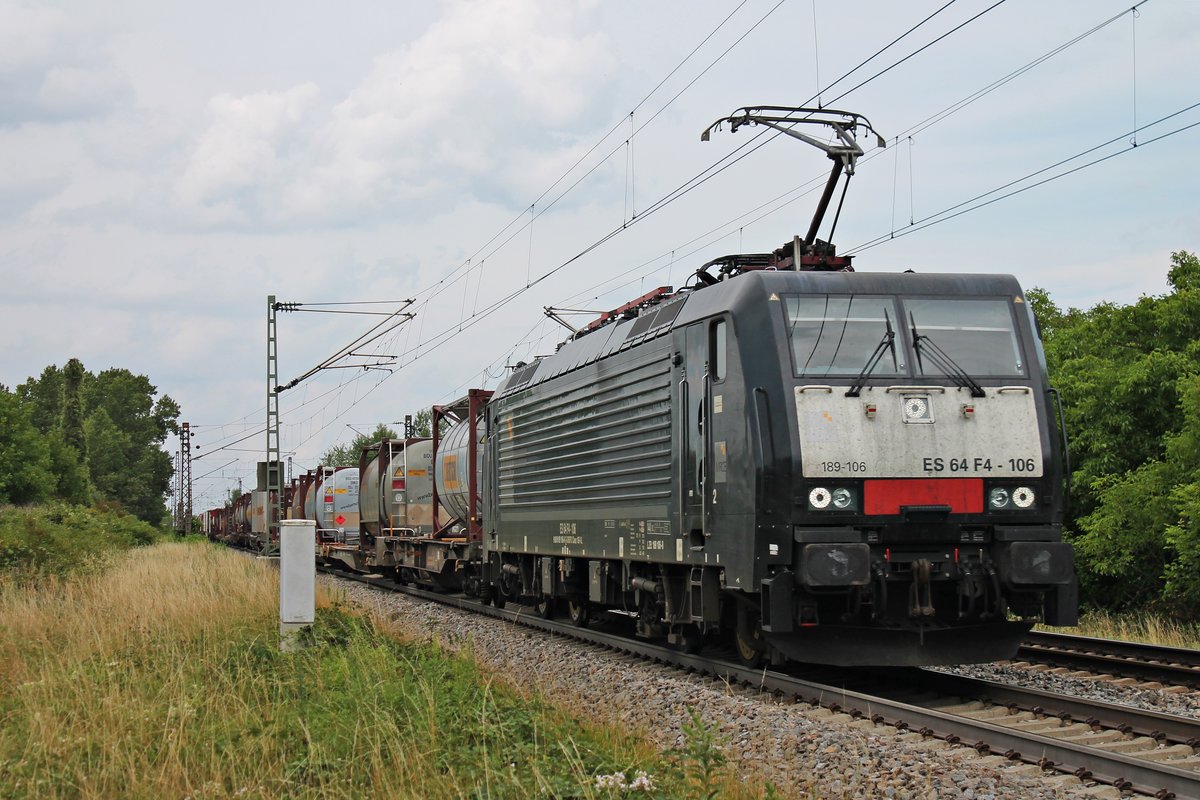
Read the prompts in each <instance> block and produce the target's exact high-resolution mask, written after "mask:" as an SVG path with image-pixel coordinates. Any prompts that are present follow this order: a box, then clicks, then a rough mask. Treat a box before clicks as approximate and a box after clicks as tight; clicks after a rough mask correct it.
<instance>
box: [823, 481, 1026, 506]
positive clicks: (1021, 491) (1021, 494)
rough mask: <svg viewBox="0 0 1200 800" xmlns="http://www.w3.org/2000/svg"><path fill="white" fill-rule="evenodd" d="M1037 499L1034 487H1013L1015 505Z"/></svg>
mask: <svg viewBox="0 0 1200 800" xmlns="http://www.w3.org/2000/svg"><path fill="white" fill-rule="evenodd" d="M1035 499H1036V496H1035V495H1034V493H1033V489H1030V488H1029V487H1028V486H1018V487H1017V488H1016V489H1013V493H1012V501H1013V505H1014V506H1016V507H1017V508H1029V507H1030V506H1031V505H1033V501H1034V500H1035ZM835 502H836V500H835Z"/></svg>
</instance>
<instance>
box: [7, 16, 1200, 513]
mask: <svg viewBox="0 0 1200 800" xmlns="http://www.w3.org/2000/svg"><path fill="white" fill-rule="evenodd" d="M1130 5H1131V2H1130V0H1123V1H1122V2H1116V1H1115V0H1059V1H1058V2H1054V3H1045V2H1034V0H1001V2H996V0H986V1H985V0H953V1H952V2H947V0H935V1H934V2H925V1H924V0H914V1H913V2H905V3H896V2H894V0H860V2H857V3H854V4H853V5H849V4H846V3H841V2H834V0H782V1H781V0H745V1H744V2H743V1H742V0H705V1H704V2H697V1H696V0H691V1H690V2H688V1H686V0H651V2H646V1H645V0H642V1H641V2H634V0H603V1H602V0H576V1H575V2H569V1H568V0H444V1H442V2H429V1H428V0H427V1H426V2H421V3H416V2H410V0H395V1H394V2H387V3H383V2H371V1H369V0H347V1H346V2H342V3H337V4H331V3H323V2H315V1H313V2H307V1H305V0H291V1H290V2H282V0H280V1H278V2H259V3H252V4H247V3H241V2H238V3H234V2H225V1H223V0H212V1H211V2H207V3H201V4H180V3H161V2H156V1H154V0H120V1H119V2H116V3H104V4H97V3H87V2H76V1H74V0H62V1H61V2H54V3H26V2H16V3H14V2H9V0H0V277H2V278H3V286H4V290H3V292H2V293H0V337H2V339H3V341H4V342H5V344H6V347H5V357H4V358H3V360H2V361H0V383H2V384H4V385H6V386H9V387H13V386H15V385H17V384H19V383H21V382H22V381H24V380H26V379H27V378H28V377H30V376H35V375H37V374H39V373H40V372H41V371H42V369H43V368H44V367H46V366H47V365H49V364H57V365H60V366H61V365H62V364H64V363H65V362H66V361H67V360H68V359H70V358H72V357H75V358H79V359H81V360H82V361H83V363H84V365H85V366H86V367H87V368H88V369H90V370H92V371H93V372H98V371H100V370H103V369H106V368H109V367H124V368H127V369H129V370H131V371H133V372H135V373H142V374H145V375H147V376H149V377H150V379H151V381H152V382H153V383H154V384H155V385H156V386H157V387H158V388H159V391H160V392H161V393H164V394H168V395H170V396H171V397H172V398H174V399H175V400H176V401H177V402H179V404H180V406H181V407H182V414H181V417H180V420H181V421H189V422H190V423H191V424H192V425H193V426H194V428H195V431H196V434H195V438H194V441H195V444H196V445H197V448H198V449H197V450H196V451H195V452H194V458H195V459H196V460H195V461H194V463H193V476H194V477H195V478H196V480H195V485H194V491H193V495H194V503H195V506H196V508H197V509H202V508H208V507H211V506H215V505H219V504H220V503H221V502H222V500H223V498H224V496H225V493H226V491H227V490H228V489H229V488H231V487H233V486H236V485H237V484H238V480H239V478H240V479H242V480H243V481H244V485H245V486H246V488H250V484H251V483H252V482H253V475H254V463H255V462H256V461H257V460H261V459H262V458H263V457H264V456H263V452H262V451H263V449H264V448H265V434H263V433H261V431H262V430H263V428H264V426H265V405H266V402H265V398H266V392H267V381H266V372H265V370H266V316H267V314H266V306H267V297H268V296H269V295H275V296H276V297H277V298H278V300H280V301H284V302H295V303H303V304H305V305H306V306H308V307H309V308H324V309H325V310H358V311H375V312H383V313H385V314H391V313H393V312H395V311H397V310H398V309H400V308H401V301H404V300H412V301H413V302H412V303H411V304H409V305H407V306H405V309H404V310H405V311H406V312H407V313H412V314H414V316H413V317H412V318H411V319H409V320H408V321H406V322H404V323H403V324H401V325H398V326H395V327H394V328H393V329H391V330H390V331H388V332H387V333H386V334H385V335H384V336H382V337H381V338H379V339H378V340H376V341H373V342H370V343H367V344H366V345H364V346H363V347H360V348H357V349H356V350H355V352H361V353H365V354H366V356H365V357H355V358H349V359H343V360H341V361H338V362H336V364H335V366H339V367H347V368H339V369H328V370H323V371H321V372H318V373H317V374H315V375H314V376H312V377H311V378H308V379H307V380H305V381H304V382H302V383H300V384H299V385H297V386H296V387H295V388H292V389H290V390H288V391H286V392H284V393H283V394H282V395H281V396H280V397H281V418H282V422H283V427H282V436H281V444H282V448H283V450H284V451H285V453H287V454H288V455H289V456H290V457H291V459H292V461H293V469H294V470H295V471H296V472H299V471H301V470H303V469H308V468H311V467H313V466H315V465H316V463H317V461H318V459H319V458H320V455H321V453H322V452H324V451H325V450H326V449H327V448H328V447H329V446H330V445H333V444H337V443H344V442H346V441H348V440H349V439H350V438H352V437H353V436H354V435H355V430H361V431H366V430H370V429H373V428H374V426H375V425H376V424H377V423H380V422H384V423H395V422H397V421H399V420H402V419H403V418H404V415H405V414H414V413H416V412H417V411H418V410H420V409H424V408H428V407H429V406H430V405H431V404H434V403H447V402H449V401H451V400H453V399H455V398H456V397H458V396H461V395H462V394H463V393H465V391H466V390H467V389H468V388H472V387H482V388H494V387H495V386H496V385H497V383H498V382H499V381H500V380H501V379H502V378H503V376H504V374H505V373H506V371H505V366H506V365H511V364H514V363H517V362H519V361H528V360H530V359H531V358H532V357H534V356H537V355H544V354H548V353H552V352H553V351H554V348H555V346H556V345H557V344H558V343H559V342H560V341H562V339H563V338H564V336H565V335H567V334H568V331H567V330H566V329H565V328H562V327H560V326H559V325H558V324H557V323H555V322H553V321H550V320H549V319H547V317H546V316H545V314H544V313H543V310H544V308H545V307H547V306H551V307H555V308H573V309H584V310H587V311H593V312H594V311H599V310H606V309H611V308H615V307H617V306H619V305H621V304H622V303H624V302H626V301H627V300H630V299H632V298H634V297H637V296H639V295H641V294H644V293H645V292H647V291H650V290H651V289H653V288H655V287H657V286H662V285H669V286H674V287H678V286H680V285H682V284H683V283H684V282H685V281H686V280H687V278H688V276H689V275H690V274H691V273H692V272H693V271H694V270H695V268H696V267H697V266H699V265H700V264H702V263H704V262H706V261H708V260H710V259H712V258H715V257H717V256H720V255H723V254H726V253H735V252H768V251H770V250H773V249H774V248H776V247H778V246H779V245H781V244H782V243H784V242H785V241H790V240H791V237H792V236H793V235H794V234H801V235H803V233H804V232H805V231H806V230H807V227H808V222H809V219H810V218H811V215H812V211H813V208H814V206H815V204H816V197H817V195H816V192H817V191H818V189H817V188H816V187H818V186H819V184H821V183H822V182H823V179H824V176H825V174H826V173H827V171H828V164H829V162H828V160H827V159H826V158H825V156H824V155H823V154H822V153H821V152H820V151H818V150H817V149H815V148H813V147H810V146H808V145H805V144H803V143H801V142H798V141H795V140H792V139H789V138H787V137H782V136H781V137H774V138H771V139H769V140H768V139H767V137H762V139H758V140H755V142H754V144H753V145H750V146H748V147H743V146H744V145H747V143H748V142H750V140H751V139H752V137H754V136H755V135H756V133H757V131H756V130H753V129H747V128H743V129H740V130H739V131H737V132H736V133H731V132H730V131H729V129H728V127H726V128H725V129H723V130H722V131H719V132H714V134H713V136H712V138H711V140H710V141H708V142H701V140H700V132H701V131H702V130H704V129H705V128H706V127H708V126H709V125H710V124H711V123H712V122H713V121H715V120H716V119H718V118H720V117H724V116H727V115H729V114H731V113H733V112H734V111H735V110H736V109H738V108H740V107H742V106H746V105H768V104H769V105H783V106H800V105H805V104H809V105H812V104H814V103H817V102H819V103H820V104H821V105H823V106H827V107H831V108H836V109H842V110H848V111H853V112H857V113H860V114H863V115H864V116H865V117H867V118H868V119H869V120H870V122H871V124H872V125H873V126H874V128H875V130H877V131H878V132H879V133H880V134H881V135H882V136H883V137H884V139H885V140H886V144H887V146H886V148H882V149H880V148H878V147H876V146H875V142H874V141H873V137H869V136H867V137H863V139H864V141H863V144H864V148H865V149H866V151H867V152H866V154H865V155H864V156H863V157H862V158H861V159H860V160H859V163H858V166H857V170H856V174H855V177H854V179H853V180H852V182H851V184H850V186H849V190H848V192H847V195H846V200H845V206H844V209H843V211H842V214H841V216H840V218H839V222H838V227H837V230H836V235H835V237H834V240H835V242H836V243H837V244H838V246H839V249H840V251H841V252H852V253H854V254H855V255H856V260H855V267H856V269H858V270H859V271H877V270H878V271H892V270H903V269H915V270H918V271H933V272H954V271H961V272H980V273H982V272H1007V273H1012V274H1014V275H1016V276H1017V278H1018V279H1019V280H1020V281H1021V283H1022V285H1024V286H1025V287H1027V288H1028V287H1032V286H1038V287H1042V288H1044V289H1046V290H1048V291H1049V292H1050V295H1051V297H1052V298H1053V299H1054V300H1055V301H1056V302H1057V303H1058V304H1059V305H1061V306H1075V307H1089V306H1091V305H1093V304H1095V303H1097V302H1102V301H1109V302H1115V303H1129V302H1132V301H1134V300H1136V299H1137V298H1138V297H1139V296H1141V295H1145V294H1148V295H1154V294H1161V293H1164V292H1166V291H1168V290H1169V287H1168V284H1167V279H1166V276H1167V270H1168V269H1169V266H1170V254H1171V253H1172V252H1173V251H1177V250H1189V251H1193V252H1194V251H1196V250H1197V249H1200V193H1198V192H1196V191H1195V188H1194V186H1195V183H1196V178H1197V176H1198V174H1200V170H1197V166H1198V162H1200V159H1198V157H1197V155H1196V151H1197V146H1198V145H1200V108H1190V107H1191V106H1193V105H1194V104H1197V103H1200V89H1197V88H1196V81H1195V76H1197V75H1200V5H1197V4H1194V3H1189V2H1181V0H1147V2H1144V3H1141V4H1139V5H1138V6H1137V9H1136V11H1131V9H1130ZM914 28H915V30H913V29H914ZM905 34H906V35H905ZM898 38H899V41H894V40H896V39H898ZM889 44H890V47H889V46H888V45H889ZM880 51H882V52H880ZM863 62H865V63H863ZM1167 117H1169V118H1168V119H1165V120H1164V118H1167ZM1191 125H1197V127H1188V126H1191ZM1160 137H1161V138H1160ZM762 142H765V144H762V146H761V147H757V145H758V144H760V143H762ZM1134 142H1136V144H1137V146H1136V147H1134V146H1133V144H1134ZM739 148H742V149H740V150H739ZM1090 162H1097V163H1094V164H1091V163H1090ZM714 167H724V168H723V169H720V170H719V171H715V170H714V169H713V168H714ZM1076 168H1078V169H1077V171H1074V172H1070V173H1069V174H1065V173H1068V171H1069V170H1074V169H1076ZM698 176H699V177H707V179H706V180H702V181H694V180H693V179H694V178H697V177H698ZM1043 181H1044V182H1043ZM1039 183H1040V185H1034V184H1039ZM680 187H691V188H690V189H689V190H688V191H686V192H684V193H681V194H677V195H676V194H673V193H675V190H677V189H679V188H680ZM1023 189H1024V191H1020V190H1023ZM1014 192H1015V193H1014ZM1010 193H1012V194H1011V196H1005V195H1010ZM667 198H672V199H669V201H668V202H661V201H663V200H664V199H667ZM990 200H994V202H990V203H988V201H990ZM982 203H987V204H986V205H982V206H981V207H978V208H976V206H979V205H980V204H982ZM956 212H965V213H961V214H958V215H957V216H950V215H952V214H955V213H956ZM830 221H831V220H827V222H826V225H825V226H824V227H823V228H822V232H821V235H822V237H823V238H827V235H828V232H829V222H830ZM364 301H386V302H382V303H379V304H376V305H356V306H323V307H321V306H317V305H315V304H320V303H350V302H355V303H362V302H364ZM590 318H591V317H590V316H589V315H587V314H581V315H575V316H571V317H570V318H569V319H570V320H572V321H573V322H574V324H576V325H581V324H583V323H585V322H586V321H588V320H589V319H590ZM396 321H397V319H395V318H393V319H391V320H389V319H388V318H387V317H383V316H353V315H345V314H324V313H320V314H318V313H306V312H290V313H280V315H279V320H278V349H279V362H280V375H279V380H280V382H281V383H286V382H288V381H290V380H291V379H292V378H295V377H298V376H300V375H302V374H304V373H306V372H307V371H309V370H310V369H311V368H312V367H314V366H316V365H317V364H319V363H321V362H323V361H324V360H325V359H327V358H328V357H329V356H331V355H333V354H334V353H336V352H338V351H339V350H340V349H341V348H342V347H343V346H345V345H348V344H349V343H350V342H351V341H353V340H354V339H356V337H358V336H360V335H361V334H363V333H364V332H366V331H367V330H368V329H370V328H371V327H372V326H374V325H376V324H378V323H380V322H383V323H384V325H385V327H391V326H393V325H394V323H395V322H396ZM368 362H389V363H390V366H388V367H387V368H380V369H369V370H364V369H362V368H361V367H354V366H351V365H354V364H362V363H368ZM176 446H177V445H176V444H175V442H174V441H173V440H172V441H169V442H168V444H167V447H168V448H169V449H172V450H173V449H174V448H175V447H176Z"/></svg>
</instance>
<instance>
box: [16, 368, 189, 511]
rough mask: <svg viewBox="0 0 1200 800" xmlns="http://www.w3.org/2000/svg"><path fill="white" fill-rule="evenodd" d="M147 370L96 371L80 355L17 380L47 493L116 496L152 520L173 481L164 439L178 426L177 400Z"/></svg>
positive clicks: (76, 498) (77, 498) (72, 498)
mask: <svg viewBox="0 0 1200 800" xmlns="http://www.w3.org/2000/svg"><path fill="white" fill-rule="evenodd" d="M157 395H158V389H157V387H155V386H154V385H153V384H151V383H150V379H149V378H147V377H146V376H145V375H135V374H134V373H132V372H130V371H129V370H127V369H107V370H104V371H103V372H101V373H99V374H96V375H93V374H92V373H90V372H88V371H87V370H86V369H84V366H83V364H82V363H81V362H80V361H79V360H78V359H74V358H73V359H71V360H70V361H68V362H67V364H66V366H64V367H63V368H62V369H59V368H58V367H55V366H50V367H46V369H44V370H42V374H41V375H40V376H39V377H37V378H31V379H30V380H28V381H26V382H25V383H23V384H21V385H20V386H18V387H17V397H19V398H20V400H21V404H22V405H23V406H24V408H25V410H26V414H27V416H28V418H29V421H30V422H31V423H32V425H33V426H34V428H35V429H36V431H38V432H39V433H40V434H41V437H40V439H39V440H38V441H36V442H32V441H31V442H29V443H28V444H29V446H30V447H33V448H34V449H37V450H39V451H40V452H42V453H43V454H44V455H45V456H46V457H47V458H48V467H47V469H48V470H49V472H50V473H51V475H52V479H51V481H50V482H49V485H50V487H51V488H50V493H51V494H52V495H54V496H56V497H59V498H61V499H64V500H67V501H68V502H73V503H86V502H88V501H89V500H104V501H109V502H115V503H118V504H120V505H121V506H122V507H124V508H125V509H127V510H128V511H130V512H131V513H133V514H134V515H136V516H137V517H138V518H140V519H142V520H145V521H146V522H150V523H154V524H157V523H158V522H160V521H161V519H162V517H163V514H164V507H163V498H164V496H165V495H166V493H167V490H168V489H169V488H170V481H171V474H172V471H173V467H172V464H171V457H170V456H169V455H168V454H167V453H165V452H163V451H162V449H161V445H162V443H163V442H164V441H165V440H166V436H167V434H168V433H172V432H175V433H177V432H178V425H177V423H176V420H177V419H178V417H179V406H178V405H177V404H176V403H175V401H174V400H172V399H171V398H170V397H168V396H166V395H163V396H161V397H157Z"/></svg>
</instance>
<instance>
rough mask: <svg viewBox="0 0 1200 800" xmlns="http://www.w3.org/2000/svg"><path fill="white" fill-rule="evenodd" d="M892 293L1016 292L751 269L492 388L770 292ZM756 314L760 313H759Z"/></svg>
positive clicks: (990, 283)
mask: <svg viewBox="0 0 1200 800" xmlns="http://www.w3.org/2000/svg"><path fill="white" fill-rule="evenodd" d="M780 292H782V293H787V294H797V293H798V294H805V293H813V294H827V293H829V294H895V295H942V296H950V297H978V296H997V295H1016V294H1019V293H1020V292H1021V287H1020V285H1019V284H1018V283H1017V279H1016V278H1014V277H1013V276H1012V275H1004V274H996V273H985V274H977V273H961V272H955V273H916V272H819V271H801V272H794V271H790V270H780V271H774V270H756V271H753V272H746V273H743V274H741V275H737V276H735V277H733V278H729V279H726V280H723V281H721V282H720V283H717V284H714V285H712V286H707V287H703V288H699V289H694V290H691V291H683V292H679V293H677V294H676V295H675V296H673V297H670V298H668V299H667V300H665V301H663V302H662V303H659V304H658V305H655V306H650V307H648V308H644V309H642V311H641V313H640V314H639V315H638V316H637V317H634V318H631V319H622V320H620V321H619V322H617V323H615V324H611V325H605V326H603V327H600V328H597V329H596V330H593V331H590V332H588V333H587V334H586V335H581V336H577V337H576V338H574V339H572V340H569V341H567V342H566V343H565V344H563V345H562V347H560V348H559V350H558V352H557V353H555V354H554V355H552V356H547V357H545V358H542V359H539V360H538V361H535V362H533V363H532V364H527V365H525V366H523V367H520V368H519V369H517V370H515V371H514V372H513V373H512V375H510V376H509V377H508V378H507V379H506V380H505V381H504V382H503V383H501V384H500V386H499V388H498V389H497V390H496V394H495V396H496V397H497V398H499V397H504V396H506V395H509V394H513V393H515V392H518V391H521V390H524V389H527V388H529V387H530V386H535V385H537V384H539V383H542V382H543V381H547V380H550V379H551V378H555V377H558V376H559V375H562V374H564V373H567V372H572V371H574V370H576V369H579V368H580V367H583V366H585V365H587V364H591V363H594V362H596V361H600V360H601V359H604V358H607V357H609V356H611V355H613V354H614V353H619V352H621V351H623V350H628V349H629V348H631V347H634V346H635V345H638V344H641V343H643V342H646V341H650V340H652V339H657V338H659V337H660V336H665V335H667V334H668V333H670V331H672V330H674V329H675V328H676V327H678V326H680V325H686V324H688V323H691V322H695V321H697V320H700V319H704V318H706V317H711V316H714V315H716V314H722V313H727V312H734V313H735V314H736V310H737V309H738V308H740V307H744V306H746V305H747V304H749V305H750V306H751V307H754V308H758V309H761V304H762V303H763V302H764V301H765V300H766V299H767V298H768V297H769V296H770V295H771V293H780ZM758 313H761V311H759V312H758Z"/></svg>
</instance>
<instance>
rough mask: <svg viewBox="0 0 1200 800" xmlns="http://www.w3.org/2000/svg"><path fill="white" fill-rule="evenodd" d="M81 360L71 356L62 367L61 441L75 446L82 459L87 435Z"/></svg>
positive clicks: (84, 458)
mask: <svg viewBox="0 0 1200 800" xmlns="http://www.w3.org/2000/svg"><path fill="white" fill-rule="evenodd" d="M85 374H86V373H85V371H84V369H83V362H82V361H80V360H79V359H78V358H72V359H71V360H70V361H68V362H67V365H66V366H65V367H63V411H62V433H63V441H65V442H66V443H67V444H69V445H70V446H71V447H74V448H75V452H77V453H78V454H79V457H80V458H81V459H83V460H85V461H86V460H87V453H88V450H87V437H86V436H85V435H84V432H83V378H84V375H85Z"/></svg>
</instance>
